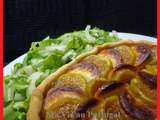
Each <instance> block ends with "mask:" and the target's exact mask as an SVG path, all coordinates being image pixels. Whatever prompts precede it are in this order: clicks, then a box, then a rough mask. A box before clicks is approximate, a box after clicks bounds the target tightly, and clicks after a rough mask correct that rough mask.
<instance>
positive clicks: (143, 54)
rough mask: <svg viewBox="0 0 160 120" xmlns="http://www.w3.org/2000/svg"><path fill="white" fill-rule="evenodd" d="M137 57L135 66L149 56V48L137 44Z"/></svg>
mask: <svg viewBox="0 0 160 120" xmlns="http://www.w3.org/2000/svg"><path fill="white" fill-rule="evenodd" d="M135 50H136V53H137V58H136V62H135V66H139V65H141V64H143V63H144V62H146V61H147V60H148V59H149V58H150V56H151V50H150V48H149V47H148V46H147V45H143V44H142V45H137V46H136V48H135Z"/></svg>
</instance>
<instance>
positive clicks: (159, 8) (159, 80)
mask: <svg viewBox="0 0 160 120" xmlns="http://www.w3.org/2000/svg"><path fill="white" fill-rule="evenodd" d="M157 46H158V47H157V48H158V49H157V55H158V61H157V63H158V74H157V85H158V86H157V96H158V97H157V119H158V120H160V71H159V68H160V0H157Z"/></svg>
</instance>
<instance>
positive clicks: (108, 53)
mask: <svg viewBox="0 0 160 120" xmlns="http://www.w3.org/2000/svg"><path fill="white" fill-rule="evenodd" d="M99 55H100V56H102V57H104V58H106V59H110V60H111V62H112V66H113V67H116V66H117V65H119V64H122V56H121V54H120V52H119V51H118V50H116V49H114V48H110V49H106V50H103V51H101V52H100V53H99Z"/></svg>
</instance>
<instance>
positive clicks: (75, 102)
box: [27, 40, 157, 120]
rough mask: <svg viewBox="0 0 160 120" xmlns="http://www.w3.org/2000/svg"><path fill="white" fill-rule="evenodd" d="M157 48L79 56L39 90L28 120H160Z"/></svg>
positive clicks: (130, 44) (113, 46) (120, 45)
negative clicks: (159, 117)
mask: <svg viewBox="0 0 160 120" xmlns="http://www.w3.org/2000/svg"><path fill="white" fill-rule="evenodd" d="M156 49H157V46H156V44H155V43H152V42H147V41H132V40H127V41H120V42H112V43H107V44H103V45H99V46H97V47H96V48H94V49H93V50H92V51H90V52H87V53H83V54H81V55H79V56H78V57H77V58H76V59H74V60H73V61H71V62H70V63H68V64H66V65H64V66H63V67H61V68H60V69H58V70H57V71H56V72H54V73H52V74H51V75H50V76H48V78H47V79H45V80H44V81H43V82H42V83H41V84H40V85H39V86H38V87H37V88H36V89H35V90H34V92H33V94H32V96H31V100H30V105H29V110H28V113H27V120H156V119H157V118H156V106H157V102H156V100H157V94H156V86H157V84H156V83H157V54H156Z"/></svg>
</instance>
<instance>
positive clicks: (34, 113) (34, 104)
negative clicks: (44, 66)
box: [27, 40, 156, 120]
mask: <svg viewBox="0 0 160 120" xmlns="http://www.w3.org/2000/svg"><path fill="white" fill-rule="evenodd" d="M123 44H125V45H129V44H131V45H133V44H147V45H156V43H154V42H149V41H145V40H138V41H133V40H120V41H118V42H111V43H105V44H103V45H98V46H96V47H95V48H94V49H93V50H91V51H90V52H86V53H82V54H80V55H79V56H77V57H76V58H75V59H74V60H72V61H71V62H70V63H68V64H65V65H63V66H62V67H61V68H59V69H58V70H57V71H56V72H54V73H52V74H50V75H49V76H48V77H47V78H46V79H45V80H44V81H43V82H42V83H41V84H40V85H39V86H38V87H37V88H36V89H35V90H34V91H33V93H32V95H31V99H30V104H29V110H28V112H27V120H40V116H39V114H40V111H41V108H42V104H43V99H44V95H45V94H46V91H47V90H48V88H49V86H50V85H51V83H52V82H53V81H54V80H56V79H57V78H58V77H59V76H60V75H62V74H64V73H65V72H66V71H67V70H68V68H69V67H70V66H72V65H74V64H76V63H78V62H79V61H81V60H82V59H83V58H85V57H86V56H89V55H93V54H96V53H98V52H99V51H101V50H102V49H106V48H111V47H115V46H117V45H123Z"/></svg>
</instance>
